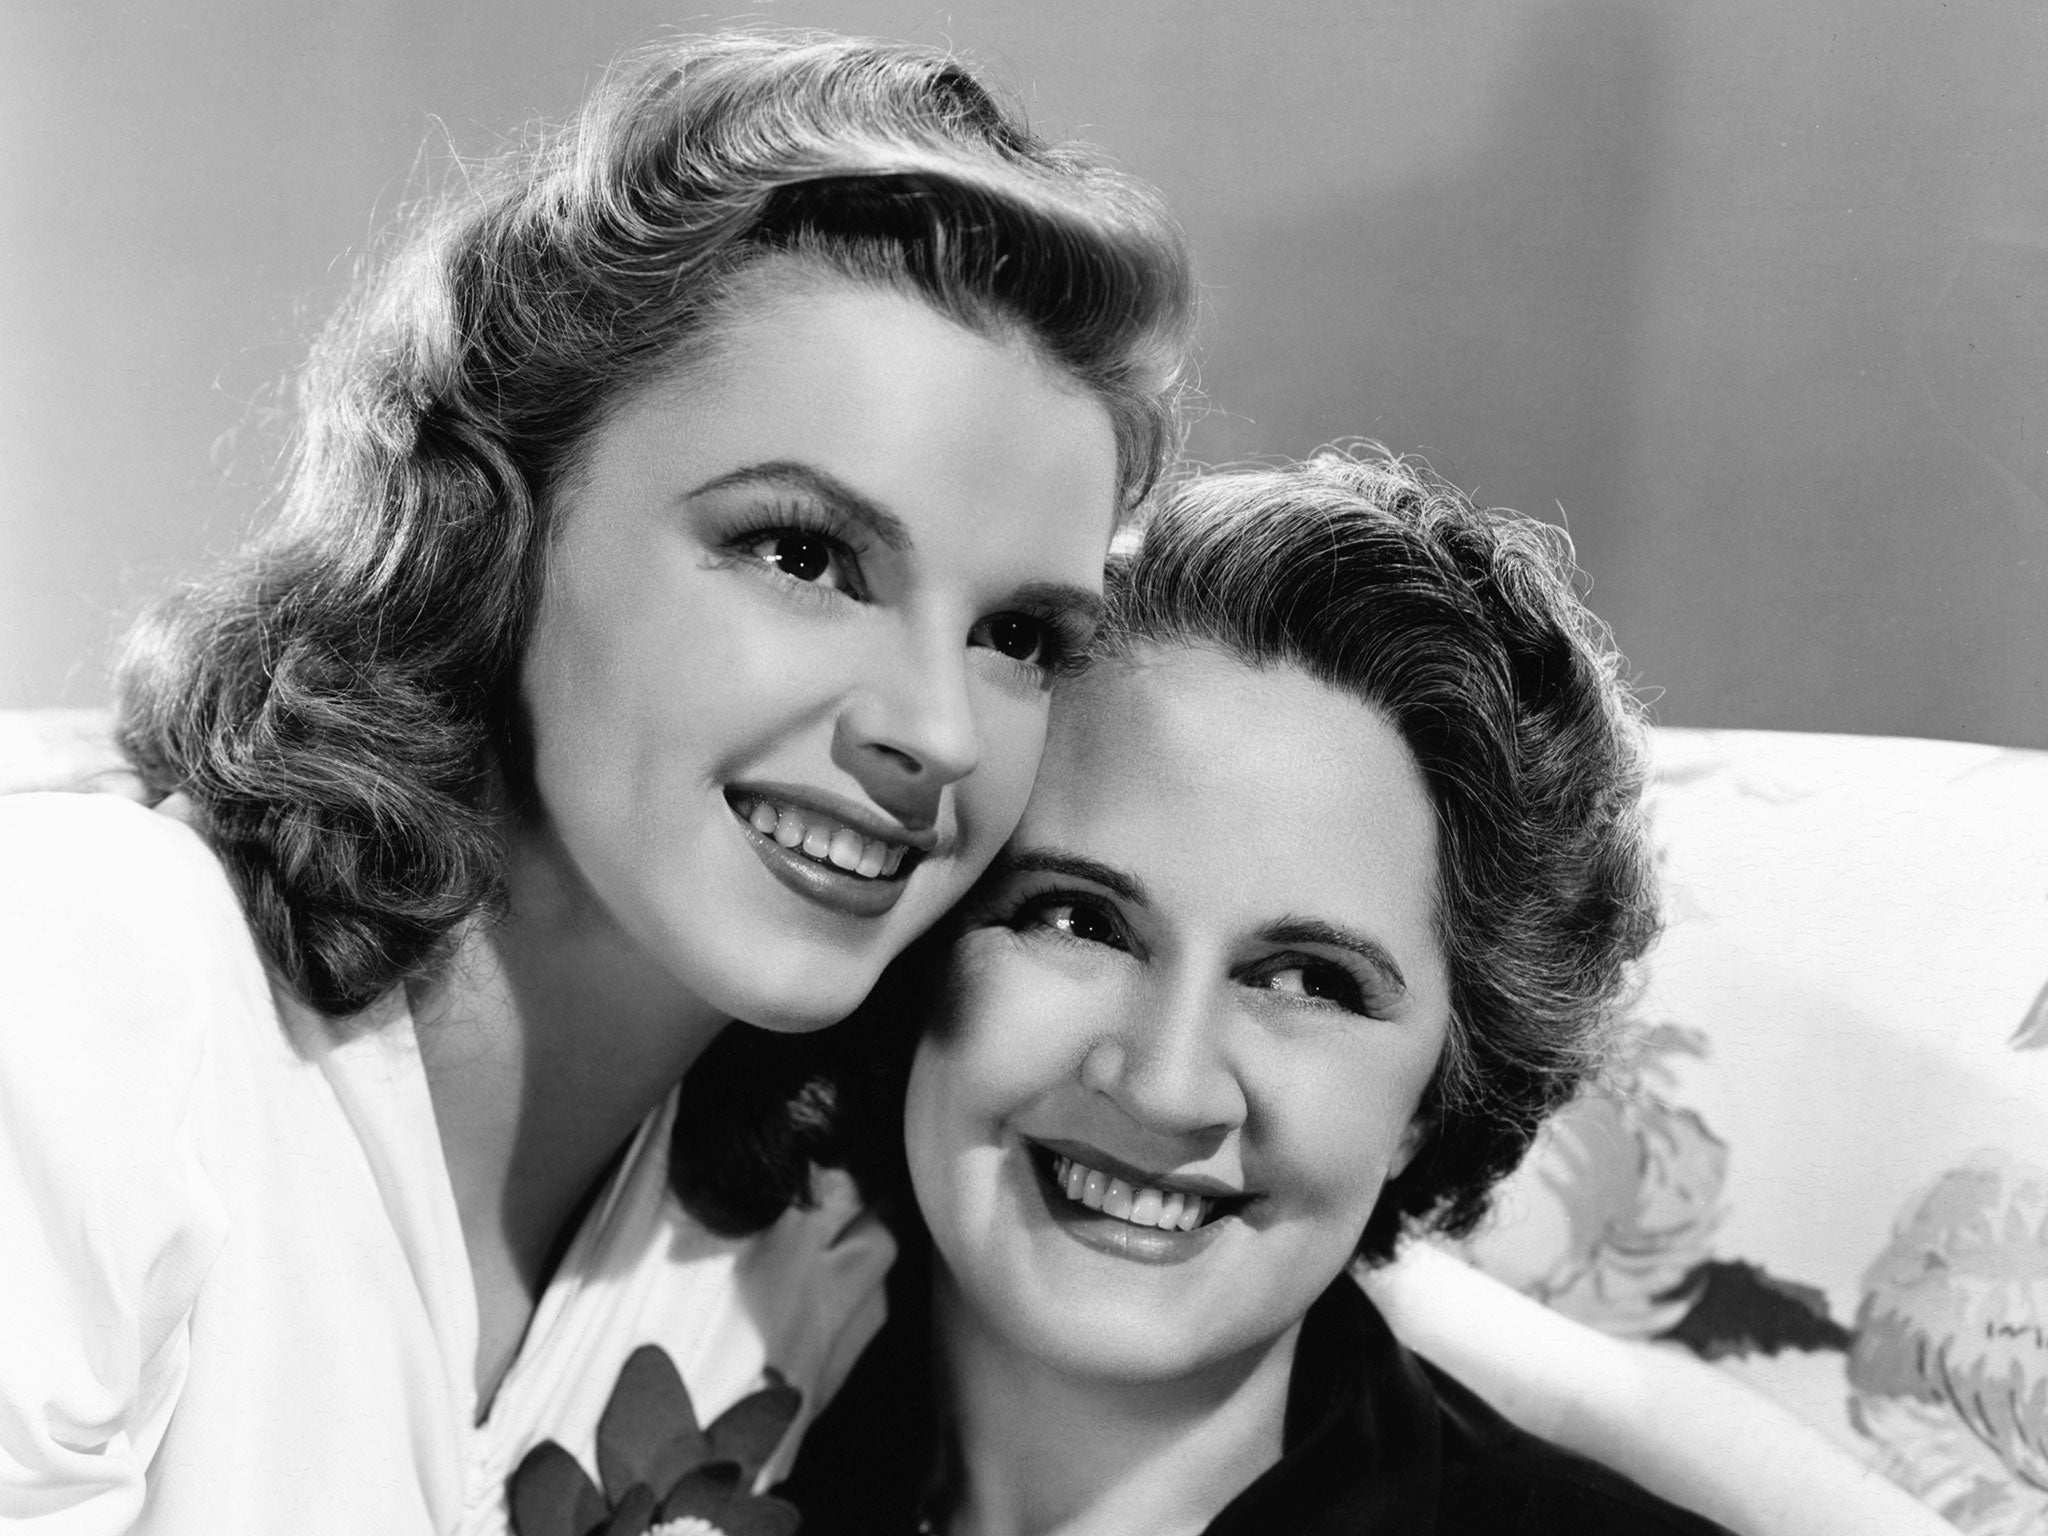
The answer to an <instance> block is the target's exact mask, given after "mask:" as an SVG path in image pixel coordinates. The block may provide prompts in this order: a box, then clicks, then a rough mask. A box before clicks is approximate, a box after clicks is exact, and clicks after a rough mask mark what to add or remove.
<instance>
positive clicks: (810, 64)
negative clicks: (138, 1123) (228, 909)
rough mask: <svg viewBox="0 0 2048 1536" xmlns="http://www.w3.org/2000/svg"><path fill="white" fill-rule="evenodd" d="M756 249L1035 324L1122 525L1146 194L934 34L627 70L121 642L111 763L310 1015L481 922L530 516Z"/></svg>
mask: <svg viewBox="0 0 2048 1536" xmlns="http://www.w3.org/2000/svg"><path fill="white" fill-rule="evenodd" d="M778 259H779V260H783V261H791V262H798V263H802V264H804V265H805V266H807V267H810V268H813V269H819V270H823V271H825V272H828V273H832V274H837V275H840V276H843V277H845V278H849V279H852V280H854V281H858V282H863V283H876V284H882V285H886V286H890V287H893V288H896V289H899V290H901V291H903V292H906V293H911V294H914V295H916V296H918V297H920V298H922V299H923V300H925V301H926V302H929V303H930V304H932V305H933V306H934V307H935V308H936V309H937V310H938V311H939V312H940V313H942V314H945V315H947V316H949V317H951V318H953V319H955V320H958V321H959V322H960V323H961V324H963V325H966V326H969V327H971V328H973V329H975V330H976V331H978V332H980V333H983V334H991V335H1018V336H1021V337H1023V338H1025V339H1026V340H1027V341H1028V342H1029V343H1030V344H1031V345H1032V346H1034V347H1035V348H1037V349H1038V350H1039V351H1040V352H1041V353H1042V354H1043V355H1044V356H1045V357H1047V358H1048V359H1050V360H1051V361H1052V362H1054V363H1055V364H1057V365H1058V366H1059V367H1061V368H1062V369H1064V370H1065V371H1066V372H1067V373H1068V374H1069V375H1070V376H1071V377H1073V378H1074V379H1075V380H1076V381H1077V382H1078V383H1079V384H1081V385H1082V386H1084V387H1085V388H1087V389H1089V390H1091V391H1092V392H1093V393H1094V394H1095V396H1096V397H1097V398H1099V399H1100V400H1101V401H1102V402H1103V403H1104V405H1105V407H1106V408H1107V409H1108V411H1109V414H1110V417H1111V420H1112V423H1113V425H1114V428H1115V435H1116V442H1117V448H1118V467H1119V474H1120V479H1121V491H1122V495H1123V498H1124V502H1125V505H1126V507H1130V506H1135V505H1136V503H1137V502H1138V501H1139V500H1140V499H1142V498H1143V496H1144V495H1145V493H1146V492H1147V490H1148V489H1149V488H1150V486H1151V485H1152V483H1153V481H1154V479H1155V478H1156V476H1157V475H1158V474H1159V473H1160V471H1161V467H1162V466H1163V465H1164V464H1165V463H1166V462H1167V461H1168V459H1169V458H1170V457H1171V455H1172V453H1173V451H1174V450H1175V447H1176V445H1177V440H1178V439H1177V417H1176V409H1175V391H1176V388H1177V380H1178V378H1179V376H1180V372H1181V368H1182V362H1183V358H1184V354H1185V350H1186V345H1187V339H1188V331H1189V326H1190V318H1191V313H1192V286H1193V285H1192V280H1191V277H1190V275H1189V271H1188V264H1187V259H1186V253H1185V250H1184V247H1183V243H1182V241H1181V237H1180V235H1179V233H1178V232H1177V230H1176V229H1175V227H1174V226H1173V224H1172V223H1171V221H1170V220H1169V219H1168V218H1167V216H1166V214H1165V213H1164V211H1163V209H1162V207H1161V205H1160V203H1159V201H1158V199H1157V197H1156V196H1155V195H1154V194H1153V193H1151V192H1150V191H1148V190H1147V189H1145V188H1143V187H1140V186H1138V185H1136V184H1135V183H1133V182H1131V181H1129V180H1127V179H1125V178H1123V177H1121V176H1119V175H1118V174H1116V173H1115V172H1113V171H1111V170H1110V169H1108V168H1107V167H1106V166H1105V165H1104V164H1103V163H1101V162H1100V161H1099V160H1098V159H1097V158H1095V157H1094V156H1092V155H1091V154H1089V153H1088V152H1086V151H1084V150H1082V149H1080V148H1078V147H1075V146H1071V145H1058V146H1055V145H1049V144H1047V143H1045V142H1043V141H1041V140H1039V139H1037V138H1036V137H1034V136H1033V135H1031V134H1030V133H1029V132H1028V131H1027V130H1026V129H1025V128H1024V127H1023V126H1022V125H1021V123H1020V122H1019V121H1018V119H1017V118H1016V117H1015V116H1013V115H1012V114H1010V113H1008V112H1006V111H1005V110H1004V109H1003V108H1002V107H1001V106H999V105H998V104H997V103H996V101H995V100H994V99H993V98H992V97H991V96H990V94H989V93H988V91H987V90H985V89H984V88H983V87H982V86H981V85H980V84H979V83H977V82H976V80H975V79H974V78H973V76H972V75H970V74H969V73H968V72H967V71H966V70H965V69H964V68H963V67H962V66H961V65H960V64H958V63H957V62H955V61H954V60H952V59H950V58H948V57H946V56H945V55H943V54H940V53H936V52H932V51H929V50H926V49H920V48H913V47H908V46H897V45H890V44H881V43H867V42H857V41H850V40H846V39H839V38H832V37H826V36H822V35H810V34H806V35H790V36H784V35H760V34H737V35H726V36H720V37H714V38H710V39H700V40H692V41H685V42H679V43H674V44H670V45H666V46H662V47H659V48H656V49H653V50H651V51H649V52H647V53H645V54H643V55H641V56H639V57H637V58H636V59H634V60H633V61H631V62H630V63H628V64H627V65H625V66H622V67H621V68H619V69H617V70H616V71H614V72H613V74H612V75H611V76H610V77H609V78H608V80H607V81H606V83H605V84H604V85H603V86H602V87H601V88H600V89H599V90H598V91H597V92H596V93H595V94H594V96H593V97H592V99H591V100H590V101H589V103H588V104H587V105H586V106H585V107H584V108H583V110H582V112H581V113H580V114H579V115H578V116H577V117H576V118H575V119H574V121H573V122H572V123H571V124H569V125H568V127H566V128H565V129H563V130H561V131H559V132H554V133H544V134H541V135H539V136H538V137H536V139H535V140H534V142H532V143H531V144H529V145H527V146H526V147H524V148H522V149H519V150H517V151H515V152H513V153H511V154H510V155H508V156H507V157H505V158H504V159H502V160H501V161H499V162H497V163H495V164H493V165H489V166H486V167H482V168H479V169H475V170H472V171H470V172H468V173H467V174H466V175H464V176H463V177H462V178H461V180H460V181H459V183H458V184H457V185H455V186H454V187H453V188H452V189H451V190H450V192H449V193H448V194H447V195H446V196H445V197H443V198H441V199H439V200H438V201H437V202H435V203H434V204H433V205H431V206H430V207H428V208H427V209H425V210H424V211H423V212H422V213H421V214H419V215H417V216H416V217H415V219H414V221H413V223H412V225H411V227H410V229H409V231H408V232H407V233H406V234H405V235H404V237H403V239H402V240H401V242H400V243H399V245H398V247H397V248H396V250H395V252H394V253H393V254H392V256H391V257H390V259H389V260H388V261H386V262H385V263H384V264H383V265H382V266H381V268H380V269H379V270H377V271H376V272H375V273H374V274H373V275H372V276H371V278H370V279H369V280H368V282H367V283H366V284H365V285H364V286H363V287H362V289H361V291H360V292H359V293H358V295H357V296H356V297H355V299H354V300H353V301H352V302H350V303H349V304H348V305H347V306H346V307H344V309H343V310H342V311H341V312H340V313H339V314H337V315H336V316H335V318H334V319H333V320H332V321H331V322H330V323H329V325H328V326H327V328H326V330H325V332H324V334H323V336H322V338H321V339H320V341H319V343H318V344H317V346H316V348H315V350H314V353H313V355H312V358H311V361H310V363H309V365H308V367H307V369H306V371H305V373H304V375H303V377H302V379H301V384H300V406H301V411H300V416H301V427H300V432H299V436H298V439H297V443H296V448H295V452H294V456H293V459H292V462H291V465H290V470H289V476H288V481H287V485H286V489H285V494H284V498H283V505H282V509H281V513H280V515H279V517H278V519H277V520H276V522H275V524H274V525H273V526H272V527H271V528H270V529H268V530H267V531H266V532H265V533H263V534H262V535H261V536H259V537H258V538H257V539H256V540H255V541H254V542H253V543H252V544H251V545H250V546H249V547H248V548H247V549H246V550H244V551H243V552H242V553H241V554H240V555H239V556H238V557H236V559H235V560H234V561H233V562H232V563H230V564H229V565H228V567H227V568H226V569H224V570H223V571H221V572H220V573H219V574H218V575H216V576H215V577H213V578H212V579H211V580H209V581H206V582H204V583H201V584H198V585H195V586H193V587H190V588H188V589H186V590H184V591H181V592H179V593H176V594H174V595H173V596H172V597H171V598H170V599H168V600H166V601H165V602H164V603H162V604H161V605H159V607H158V608H157V609H156V610H155V611H154V612H153V613H152V614H151V615H149V616H148V617H147V618H146V619H145V620H144V622H143V623H142V624H141V625H139V626H138V629H137V631H136V633H135V635H134V636H133V638H132V639H131V642H130V646H129V650H128V654H127V659H126V661H125V663H124V667H123V675H122V681H121V704H120V722H119V737H120V741H121V744H122V747H123V749H124V750H125V751H126V752H127V754H128V756H129V757H130V759H131V760H132V761H133V762H134V764H135V765H136V767H137V769H138V770H139V771H140V772H141V774H142V776H143V779H144V781H145V783H146V784H147V785H148V787H149V789H150V790H151V792H152V793H153V794H155V795H156V796H159V797H161V796H164V795H169V794H173V793H183V794H184V795H186V796H188V797H189V798H190V800H191V802H192V804H193V806H194V809H195V814H196V817H197V820H198V824H199V826H200V828H201V830H202V831H203V832H204V833H205V835H206V836H207V838H208V839H209V841H210V842H211V843H212V845H213V846H214V848H215V849H216V851H217V852H218V853H219V855H220V857H221V859H222V860H223V862H224V863H225V865H226V867H227V869H228V871H229V873H230V875H231V877H232V878H233V879H234V881H235V883H236V885H237V887H238V889H239V890H240V893H241V896H242V900H243V903H244V906H245V908H246V910H247V912H248V914H249V918H250V921H251V923H252V926H253V927H254V930H255V932H256V935H257V937H258V940H259V942H260V944H261V946H262V948H263V950H264V952H265V954H266V956H267V957H268V959H269V961H270V963H271V964H272V966H273V967H274V968H275V970H276V972H277V973H278V974H279V976H280V977H281V978H282V980H283V981H284V982H285V983H286V984H287V985H288V986H289V987H290V988H291V990H292V991H293V992H295V993H296V994H298V995H299V996H300V997H301V998H303V999H304V1000H305V1001H306V1002H308V1003H309V1004H311V1005H312V1006H313V1007H315V1008H317V1009H319V1010H321V1011H322V1012H324V1013H326V1014H329V1015H332V1016H343V1015H348V1014H351V1013H355V1012H357V1011H359V1010H361V1009H363V1008H365V1007H366V1006H367V1005H368V1004H369V1003H370V1002H371V1001H372V1000H373V999H374V998H376V997H377V996H378V995H379V994H380V993H382V992H384V991H386V990H388V989H389V988H390V987H392V986H393V985H395V984H397V983H399V982H401V981H403V980H405V979H407V978H410V977H415V976H418V975H420V974H422V973H423V972H426V971H428V970H430V969H431V968H432V966H433V965H434V964H435V963H436V962H437V960H438V959H439V958H440V957H441V956H442V954H443V953H444V952H445V948H446V945H447V943H448V942H449V938H450V935H451V934H452V933H453V931H454V930H455V928H456V926H457V925H458V924H460V923H462V922H463V921H464V920H465V919H467V918H469V917H471V916H473V915H475V914H478V913H480V912H488V911H490V910H492V909H493V908H494V907H495V906H496V904H497V903H499V902H500V901H501V900H502V893H501V878H502V864H503V854H502V848H501V844H500V841H499V830H500V826H501V810H500V802H501V800H502V799H503V795H502V793H501V791H502V787H503V786H502V779H503V777H504V776H505V775H507V774H511V775H513V776H515V777H516V772H517V765H518V763H519V761H520V758H521V749H520V740H519V731H518V728H517V723H516V722H517V674H518V668H519V665H520V661H521V658H522V655H523V653H524V651H525V647H526V640H527V635H528V631H529V626H530V624H531V622H532V619H533V615H534V612H535V610H536V607H537V599H538V594H539V588H540V583H541V580H542V572H543V565H544V555H545V551H546V546H547V542H548V533H549V527H550V521H551V518H552V516H553V512H554V505H555V502H556V501H557V500H558V499H559V498H558V496H557V494H556V493H557V492H558V490H559V489H560V487H562V486H563V484H564V483H565V482H566V481H567V480H568V479H569V477H571V476H573V474H574V473H575V470H576V468H577V463H576V456H577V454H578V452H579V450H580V449H581V447H582V446H583V445H584V444H585V443H586V442H587V441H588V439H589V437H590V435H591V432H592V430H593V429H594V427H595V426H596V425H597V424H598V423H599V422H600V420H601V419H602V417H603V415H604V413H605V412H606V411H607V410H608V409H610V408H612V407H613V406H615V405H616V404H617V403H618V402H619V401H620V400H621V399H623V398H624V397H626V396H627V395H628V394H630V393H631V392H633V391H635V390H636V389H638V388H641V387H643V386H645V385H646V384H648V383H649V382H650V381H652V380H654V379H656V378H658V377H660V376H662V375H663V374H664V372H665V371H667V370H671V369H673V368H675V367H677V366H680V365H684V364H687V363H688V362H689V361H691V360H692V359H693V358H696V357H698V356H700V355H702V354H703V353H704V352H705V351H707V350H709V349H711V348H714V347H715V346H716V343H717V340H718V330H717V327H718V322H719V321H720V319H721V317H722V315H723V314H725V313H726V312H727V311H728V310H729V309H730V308H731V307H732V306H733V305H735V304H742V303H745V302H746V300H747V296H748V293H749V292H750V285H753V284H757V283H759V282H761V281H763V278H762V273H763V272H764V271H765V270H766V267H765V264H767V263H770V262H772V261H775V260H778ZM769 280H770V281H772V279H769Z"/></svg>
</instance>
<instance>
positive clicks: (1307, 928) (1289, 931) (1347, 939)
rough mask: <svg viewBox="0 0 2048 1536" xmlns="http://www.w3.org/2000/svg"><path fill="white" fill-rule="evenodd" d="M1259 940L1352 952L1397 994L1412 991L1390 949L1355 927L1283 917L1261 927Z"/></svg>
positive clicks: (1312, 918)
mask: <svg viewBox="0 0 2048 1536" xmlns="http://www.w3.org/2000/svg"><path fill="white" fill-rule="evenodd" d="M1259 938H1260V940H1261V941H1262V942H1264V943H1267V944H1281V945H1287V944H1317V945H1321V946H1322V947H1323V948H1325V949H1342V950H1349V951H1350V952H1351V953H1352V954H1354V955H1356V956H1358V958H1359V959H1361V960H1363V961H1364V962H1365V963H1366V964H1367V965H1370V966H1371V967H1372V968H1373V969H1374V970H1376V971H1378V972H1379V973H1380V974H1381V975H1382V976H1384V977H1385V978H1386V979H1387V984H1388V985H1389V986H1391V987H1392V988H1393V989H1394V990H1395V991H1397V992H1406V991H1407V990H1408V979H1407V978H1406V977H1405V976H1403V975H1402V974H1401V967H1400V966H1399V965H1398V964H1396V963H1395V961H1394V957H1393V955H1392V953H1390V952H1389V951H1388V949H1387V946H1386V945H1384V944H1382V943H1381V942H1380V941H1379V940H1378V939H1375V938H1373V937H1372V936H1371V935H1370V934H1364V933H1360V932H1358V931H1357V930H1356V929H1355V928H1340V927H1338V926H1337V925H1336V924H1335V923H1326V922H1324V921H1323V920H1322V919H1321V918H1315V917H1283V918H1281V919H1280V920H1279V921H1278V922H1277V923H1268V924H1267V925H1266V926H1265V927H1264V928H1261V929H1260V930H1259Z"/></svg>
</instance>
